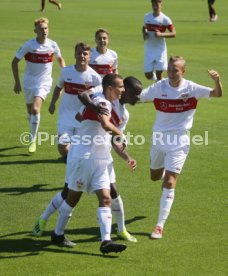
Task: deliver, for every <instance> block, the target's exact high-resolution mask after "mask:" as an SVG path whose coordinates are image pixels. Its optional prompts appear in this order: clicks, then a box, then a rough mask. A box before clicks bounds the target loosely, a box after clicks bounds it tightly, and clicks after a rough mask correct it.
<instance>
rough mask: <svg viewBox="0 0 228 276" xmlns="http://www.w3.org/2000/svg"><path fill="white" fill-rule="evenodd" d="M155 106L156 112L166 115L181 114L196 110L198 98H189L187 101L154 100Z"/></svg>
mask: <svg viewBox="0 0 228 276" xmlns="http://www.w3.org/2000/svg"><path fill="white" fill-rule="evenodd" d="M154 106H155V108H156V110H158V111H161V112H166V113H180V112H185V111H188V110H191V109H196V106H197V100H196V98H194V97H192V98H188V99H187V100H181V99H178V100H170V99H169V100H168V99H158V98H155V99H154Z"/></svg>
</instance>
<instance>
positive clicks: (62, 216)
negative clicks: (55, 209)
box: [55, 200, 73, 235]
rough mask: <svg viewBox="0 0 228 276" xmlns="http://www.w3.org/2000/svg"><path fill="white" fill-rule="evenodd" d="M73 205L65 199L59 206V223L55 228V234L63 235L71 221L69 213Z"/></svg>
mask: <svg viewBox="0 0 228 276" xmlns="http://www.w3.org/2000/svg"><path fill="white" fill-rule="evenodd" d="M72 209H73V208H72V207H71V206H70V205H68V204H67V203H66V201H65V200H64V201H63V203H62V205H61V206H60V208H59V218H58V221H57V225H56V228H55V234H56V235H63V234H64V229H65V228H66V226H67V223H68V221H69V214H70V213H71V212H72Z"/></svg>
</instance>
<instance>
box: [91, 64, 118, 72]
mask: <svg viewBox="0 0 228 276" xmlns="http://www.w3.org/2000/svg"><path fill="white" fill-rule="evenodd" d="M89 66H90V67H92V68H93V69H94V70H95V71H96V72H97V73H98V74H100V75H107V74H111V73H113V68H112V65H111V64H89Z"/></svg>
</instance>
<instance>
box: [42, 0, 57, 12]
mask: <svg viewBox="0 0 228 276" xmlns="http://www.w3.org/2000/svg"><path fill="white" fill-rule="evenodd" d="M48 2H49V3H51V4H53V5H55V6H57V7H58V9H59V10H61V8H62V4H61V3H59V2H58V1H55V0H48ZM44 9H45V0H41V10H40V11H41V12H44Z"/></svg>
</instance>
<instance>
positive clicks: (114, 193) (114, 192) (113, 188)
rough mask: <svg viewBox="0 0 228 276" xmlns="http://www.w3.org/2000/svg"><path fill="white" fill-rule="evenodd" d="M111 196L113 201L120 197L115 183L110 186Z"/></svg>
mask: <svg viewBox="0 0 228 276" xmlns="http://www.w3.org/2000/svg"><path fill="white" fill-rule="evenodd" d="M110 195H111V198H112V199H115V198H117V197H118V196H119V193H118V191H117V188H116V185H115V183H111V184H110Z"/></svg>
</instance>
